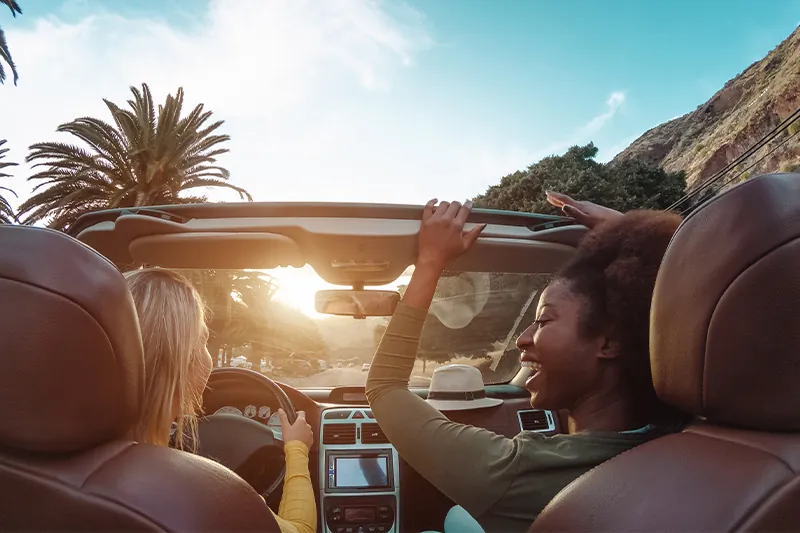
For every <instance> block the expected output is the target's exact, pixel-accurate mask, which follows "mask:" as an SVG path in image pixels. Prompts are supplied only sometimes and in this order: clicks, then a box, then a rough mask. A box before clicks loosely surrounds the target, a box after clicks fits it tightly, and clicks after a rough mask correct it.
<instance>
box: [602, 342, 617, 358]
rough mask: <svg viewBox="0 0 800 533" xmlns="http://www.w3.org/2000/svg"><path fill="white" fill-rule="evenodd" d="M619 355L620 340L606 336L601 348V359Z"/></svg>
mask: <svg viewBox="0 0 800 533" xmlns="http://www.w3.org/2000/svg"><path fill="white" fill-rule="evenodd" d="M617 357H619V342H617V341H615V340H614V339H612V338H611V337H604V340H603V346H602V347H601V348H600V358H601V359H616V358H617Z"/></svg>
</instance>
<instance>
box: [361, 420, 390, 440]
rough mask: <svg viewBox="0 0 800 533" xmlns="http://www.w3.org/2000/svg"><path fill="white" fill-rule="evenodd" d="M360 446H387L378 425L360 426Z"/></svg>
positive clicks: (367, 424)
mask: <svg viewBox="0 0 800 533" xmlns="http://www.w3.org/2000/svg"><path fill="white" fill-rule="evenodd" d="M361 444H389V439H387V438H386V435H384V434H383V430H382V429H381V427H380V426H379V425H378V424H375V423H373V422H365V423H363V424H361Z"/></svg>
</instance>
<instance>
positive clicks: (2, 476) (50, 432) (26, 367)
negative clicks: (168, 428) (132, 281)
mask: <svg viewBox="0 0 800 533" xmlns="http://www.w3.org/2000/svg"><path fill="white" fill-rule="evenodd" d="M0 339H1V341H0V342H2V355H3V359H2V371H1V372H0V494H2V498H0V530H3V531H176V532H192V533H194V532H202V531H209V532H210V531H215V532H216V531H259V532H265V531H266V532H278V531H280V530H279V528H278V524H277V523H276V521H275V519H274V518H273V517H272V515H271V513H270V511H269V510H268V509H267V507H266V505H265V504H264V502H263V500H262V499H261V498H260V497H259V495H258V494H257V493H256V492H255V491H254V490H253V489H252V488H251V487H250V486H249V485H247V484H246V483H245V482H244V481H243V480H242V479H241V478H239V477H238V476H237V475H236V474H234V473H233V472H231V471H230V470H228V469H227V468H225V467H223V466H221V465H219V464H217V463H215V462H213V461H210V460H208V459H204V458H201V457H198V456H195V455H191V454H188V453H184V452H180V451H177V450H172V449H168V448H162V447H156V446H149V445H144V444H137V443H136V442H135V441H134V440H133V439H132V430H133V427H134V424H135V421H136V419H137V415H138V413H139V410H140V408H141V402H142V396H143V395H144V360H143V355H142V341H141V337H140V333H139V321H138V319H137V316H136V310H135V307H134V304H133V299H132V298H131V295H130V293H129V292H128V290H127V287H126V285H125V281H124V279H123V277H122V275H121V274H120V273H119V272H118V271H117V269H116V268H115V267H114V265H112V264H111V263H110V262H109V261H108V260H106V259H105V258H104V257H102V256H101V255H99V254H98V253H96V252H95V251H93V250H92V249H91V248H89V247H87V246H85V245H83V244H82V243H80V242H78V241H76V240H74V239H73V238H71V237H68V236H67V235H65V234H63V233H60V232H56V231H52V230H48V229H42V228H33V227H26V226H0Z"/></svg>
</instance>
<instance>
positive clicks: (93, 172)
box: [19, 84, 253, 229]
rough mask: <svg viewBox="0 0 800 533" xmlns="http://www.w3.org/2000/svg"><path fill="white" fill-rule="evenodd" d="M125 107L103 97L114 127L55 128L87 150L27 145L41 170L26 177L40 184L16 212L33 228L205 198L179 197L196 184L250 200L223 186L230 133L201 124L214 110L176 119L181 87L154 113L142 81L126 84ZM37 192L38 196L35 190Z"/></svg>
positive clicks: (84, 121) (88, 123)
mask: <svg viewBox="0 0 800 533" xmlns="http://www.w3.org/2000/svg"><path fill="white" fill-rule="evenodd" d="M131 92H132V93H133V99H132V100H128V105H129V107H130V109H122V108H120V107H119V106H117V105H116V104H114V103H113V102H110V101H108V100H105V99H104V100H103V101H104V102H105V104H106V106H107V107H108V109H109V111H111V116H112V118H113V119H114V123H115V124H116V127H114V126H112V125H111V124H109V123H107V122H105V121H103V120H100V119H96V118H91V117H84V118H78V119H75V120H73V121H72V122H69V123H67V124H62V125H61V126H59V127H58V129H57V130H56V131H59V132H66V133H70V134H72V135H74V136H75V137H77V138H78V139H80V140H81V141H83V142H84V143H85V144H87V145H88V148H83V147H80V146H75V145H70V144H64V143H59V142H50V143H38V144H34V145H32V146H31V147H30V150H31V152H30V154H29V155H28V157H27V159H26V161H28V162H32V163H35V164H34V168H35V167H45V168H44V170H42V171H40V172H37V173H36V174H34V175H33V176H31V177H30V178H28V179H29V180H40V181H42V183H40V184H39V185H37V186H36V187H35V188H34V189H33V191H34V193H35V194H34V195H33V196H31V197H30V198H28V199H27V200H26V201H25V202H24V203H23V204H22V205H21V206H20V210H19V214H20V216H22V215H23V214H24V215H26V217H25V219H24V220H23V223H25V224H30V223H33V222H37V221H40V220H43V219H45V218H50V221H49V226H50V227H51V228H56V229H64V228H66V227H67V226H68V225H69V224H71V223H72V222H74V221H75V219H77V218H78V217H79V216H81V215H83V214H84V213H88V212H91V211H96V210H98V209H111V208H116V207H140V206H145V205H163V204H178V203H194V202H202V201H205V198H204V197H197V196H193V197H182V196H179V194H180V193H181V192H184V191H187V190H190V189H195V188H198V187H225V188H228V189H233V190H235V191H236V192H237V193H239V196H240V197H241V198H242V199H245V198H246V199H247V200H251V201H252V199H253V198H252V196H250V193H249V192H247V191H246V190H244V189H242V188H240V187H236V186H234V185H232V184H230V183H228V182H227V180H228V179H229V178H230V173H229V172H228V171H227V170H226V169H225V168H223V167H221V166H218V165H216V164H215V163H216V158H217V156H219V155H221V154H224V153H226V152H227V151H228V149H227V148H222V147H221V146H220V145H221V144H223V143H224V142H225V141H228V140H230V137H229V136H228V135H218V134H214V132H215V131H216V130H217V129H218V128H219V127H220V126H222V124H223V122H222V121H221V120H220V121H217V122H214V123H212V124H210V125H206V121H208V119H209V118H210V117H211V114H212V113H211V111H203V104H199V105H198V106H197V107H195V108H194V109H193V110H192V111H191V112H189V114H188V115H186V116H184V117H181V110H182V107H183V88H179V89H178V93H177V96H174V97H173V96H172V95H171V94H170V95H167V100H166V103H165V104H164V105H163V106H162V105H159V106H158V115H156V112H155V109H154V105H153V98H152V96H151V94H150V88H149V87H148V86H147V84H142V91H139V90H138V89H137V88H136V87H131ZM37 191H39V192H37Z"/></svg>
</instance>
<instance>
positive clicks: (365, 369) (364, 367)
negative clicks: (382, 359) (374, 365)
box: [361, 363, 369, 372]
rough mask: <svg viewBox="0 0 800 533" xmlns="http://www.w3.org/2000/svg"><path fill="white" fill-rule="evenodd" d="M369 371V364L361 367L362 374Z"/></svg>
mask: <svg viewBox="0 0 800 533" xmlns="http://www.w3.org/2000/svg"><path fill="white" fill-rule="evenodd" d="M367 370H369V363H364V364H363V365H361V371H362V372H366V371H367Z"/></svg>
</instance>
